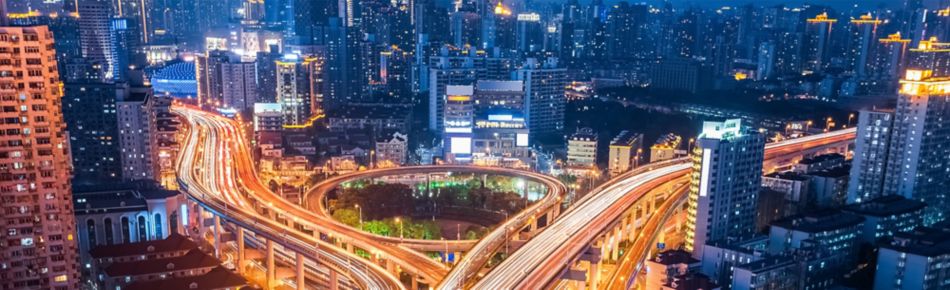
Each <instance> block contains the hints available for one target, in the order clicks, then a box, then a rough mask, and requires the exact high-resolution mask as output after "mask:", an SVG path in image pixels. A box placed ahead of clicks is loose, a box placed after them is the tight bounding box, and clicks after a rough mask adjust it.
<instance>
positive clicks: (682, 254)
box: [651, 250, 699, 265]
mask: <svg viewBox="0 0 950 290" xmlns="http://www.w3.org/2000/svg"><path fill="white" fill-rule="evenodd" d="M651 261H653V262H656V263H660V264H663V265H675V264H693V263H699V260H696V259H694V258H693V257H692V254H691V253H690V252H687V251H684V250H670V251H666V252H662V253H660V254H658V255H656V258H653V259H652V260H651Z"/></svg>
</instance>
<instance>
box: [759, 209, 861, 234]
mask: <svg viewBox="0 0 950 290" xmlns="http://www.w3.org/2000/svg"><path fill="white" fill-rule="evenodd" d="M862 222H864V217H861V216H858V215H854V214H850V213H845V212H841V211H837V210H822V211H817V212H812V213H806V214H800V215H794V216H791V217H787V218H784V219H780V220H778V221H775V222H773V223H772V226H775V227H780V228H785V229H789V230H795V231H802V232H807V233H818V232H824V231H832V230H836V229H841V228H846V227H851V226H857V225H859V224H861V223H862Z"/></svg>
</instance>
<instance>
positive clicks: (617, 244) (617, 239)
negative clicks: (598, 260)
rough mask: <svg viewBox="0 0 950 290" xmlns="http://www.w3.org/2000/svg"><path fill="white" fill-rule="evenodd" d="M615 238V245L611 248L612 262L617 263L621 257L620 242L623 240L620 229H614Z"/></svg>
mask: <svg viewBox="0 0 950 290" xmlns="http://www.w3.org/2000/svg"><path fill="white" fill-rule="evenodd" d="M613 238H614V239H613V240H614V241H613V245H611V246H610V260H611V261H616V260H617V259H618V258H619V255H620V241H622V240H623V234H622V233H621V232H620V227H615V228H614V234H613Z"/></svg>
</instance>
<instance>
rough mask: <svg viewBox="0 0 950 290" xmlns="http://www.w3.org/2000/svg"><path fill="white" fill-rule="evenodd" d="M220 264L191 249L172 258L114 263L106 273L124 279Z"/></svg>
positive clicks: (212, 258) (210, 257) (107, 268)
mask: <svg viewBox="0 0 950 290" xmlns="http://www.w3.org/2000/svg"><path fill="white" fill-rule="evenodd" d="M220 264H221V261H218V259H215V258H214V257H212V256H209V255H208V254H205V253H204V252H202V251H201V250H198V249H191V250H190V251H188V253H187V254H184V255H181V256H177V257H172V258H164V259H154V260H143V261H133V262H122V263H112V264H111V265H109V266H108V267H106V268H105V270H104V271H105V272H106V274H107V275H109V276H110V277H123V276H138V275H145V274H157V273H167V272H172V271H181V270H189V269H200V268H209V267H215V266H218V265H220Z"/></svg>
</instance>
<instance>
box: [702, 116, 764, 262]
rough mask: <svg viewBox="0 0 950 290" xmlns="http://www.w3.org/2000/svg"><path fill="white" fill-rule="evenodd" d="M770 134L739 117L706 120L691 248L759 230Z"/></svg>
mask: <svg viewBox="0 0 950 290" xmlns="http://www.w3.org/2000/svg"><path fill="white" fill-rule="evenodd" d="M764 152H765V137H763V136H762V134H760V133H759V132H758V131H756V130H755V129H752V128H750V127H748V126H747V125H745V124H742V121H741V120H739V119H731V120H727V121H725V122H722V123H720V122H705V123H703V132H702V133H701V134H700V135H699V138H698V139H697V141H696V149H695V150H694V151H693V164H694V166H693V172H692V173H691V180H692V181H691V183H692V186H690V192H689V200H688V204H689V210H688V218H687V223H686V225H687V231H686V249H687V250H688V251H692V252H693V256H694V257H702V251H703V250H702V249H703V247H702V245H703V244H705V243H706V242H708V241H715V240H722V239H726V238H729V237H741V236H745V235H748V234H751V233H752V232H754V231H755V216H756V203H757V195H758V193H759V187H760V185H761V179H762V178H761V177H762V161H763V158H764Z"/></svg>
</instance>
